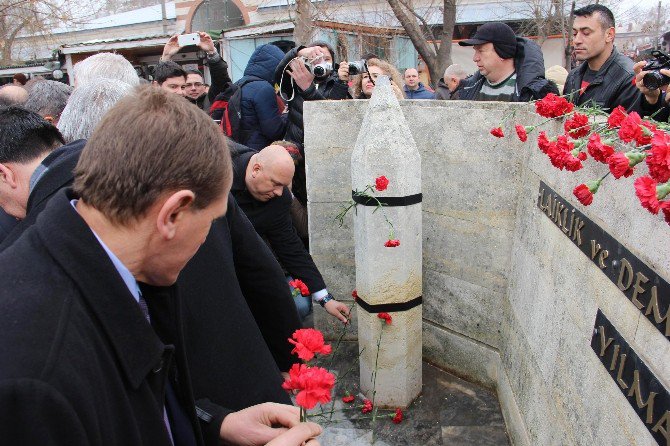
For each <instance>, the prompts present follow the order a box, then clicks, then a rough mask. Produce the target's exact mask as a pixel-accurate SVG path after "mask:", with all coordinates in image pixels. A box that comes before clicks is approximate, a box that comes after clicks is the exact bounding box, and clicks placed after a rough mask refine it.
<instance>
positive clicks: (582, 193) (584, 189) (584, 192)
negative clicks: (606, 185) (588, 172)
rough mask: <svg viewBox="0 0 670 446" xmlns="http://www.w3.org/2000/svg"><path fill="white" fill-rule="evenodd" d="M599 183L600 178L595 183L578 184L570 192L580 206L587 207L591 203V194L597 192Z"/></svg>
mask: <svg viewBox="0 0 670 446" xmlns="http://www.w3.org/2000/svg"><path fill="white" fill-rule="evenodd" d="M601 182H602V178H601V179H598V180H595V181H589V182H587V183H585V184H580V185H579V186H577V187H575V188H574V189H573V190H572V193H573V195H574V196H575V197H577V200H579V202H580V203H581V204H583V205H584V206H588V205H590V204H591V203H592V202H593V194H595V193H596V192H598V188H599V187H600V183H601Z"/></svg>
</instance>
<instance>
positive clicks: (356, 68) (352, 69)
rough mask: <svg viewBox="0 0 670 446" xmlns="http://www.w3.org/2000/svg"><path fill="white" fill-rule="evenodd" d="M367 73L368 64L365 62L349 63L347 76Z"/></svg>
mask: <svg viewBox="0 0 670 446" xmlns="http://www.w3.org/2000/svg"><path fill="white" fill-rule="evenodd" d="M367 71H368V63H367V62H366V61H365V60H356V61H354V62H349V74H350V75H352V76H353V75H355V74H361V73H366V72H367Z"/></svg>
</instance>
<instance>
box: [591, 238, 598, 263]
mask: <svg viewBox="0 0 670 446" xmlns="http://www.w3.org/2000/svg"><path fill="white" fill-rule="evenodd" d="M598 252H600V243H596V241H595V240H591V260H593V259H595V258H596V255H598Z"/></svg>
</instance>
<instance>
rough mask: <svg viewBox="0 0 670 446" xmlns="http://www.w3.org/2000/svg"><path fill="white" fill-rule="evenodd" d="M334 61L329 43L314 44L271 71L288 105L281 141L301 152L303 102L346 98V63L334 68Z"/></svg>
mask: <svg viewBox="0 0 670 446" xmlns="http://www.w3.org/2000/svg"><path fill="white" fill-rule="evenodd" d="M334 60H335V51H334V50H333V48H332V47H331V46H330V45H329V44H327V43H326V42H314V43H312V44H310V45H309V46H307V47H304V46H300V47H297V48H294V49H292V50H291V51H289V52H288V53H286V55H285V56H284V58H283V59H282V61H281V62H280V63H279V65H278V66H277V69H276V70H275V83H277V84H278V85H279V88H280V89H279V94H280V96H281V98H282V99H283V100H284V101H285V102H286V103H288V120H289V124H288V128H287V130H286V136H285V137H284V139H285V140H287V141H291V142H294V143H297V144H298V145H299V148H300V150H301V152H302V151H303V148H302V144H303V141H304V131H303V120H302V104H303V102H304V101H318V100H323V99H350V96H349V85H348V82H349V74H350V68H349V64H348V63H347V62H346V61H342V62H341V63H340V64H339V67H337V69H334ZM352 65H353V64H352ZM354 74H355V68H354Z"/></svg>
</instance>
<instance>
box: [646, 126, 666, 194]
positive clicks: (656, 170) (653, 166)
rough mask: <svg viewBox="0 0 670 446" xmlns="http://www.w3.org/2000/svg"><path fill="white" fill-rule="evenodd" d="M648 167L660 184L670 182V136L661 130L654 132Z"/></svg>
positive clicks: (648, 156)
mask: <svg viewBox="0 0 670 446" xmlns="http://www.w3.org/2000/svg"><path fill="white" fill-rule="evenodd" d="M647 166H648V167H649V175H650V176H651V177H652V178H653V179H655V180H656V181H658V182H659V183H665V182H666V181H668V180H670V135H668V134H667V133H665V132H662V131H660V130H658V131H656V132H654V136H653V138H652V139H651V150H650V151H649V152H648V155H647Z"/></svg>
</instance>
